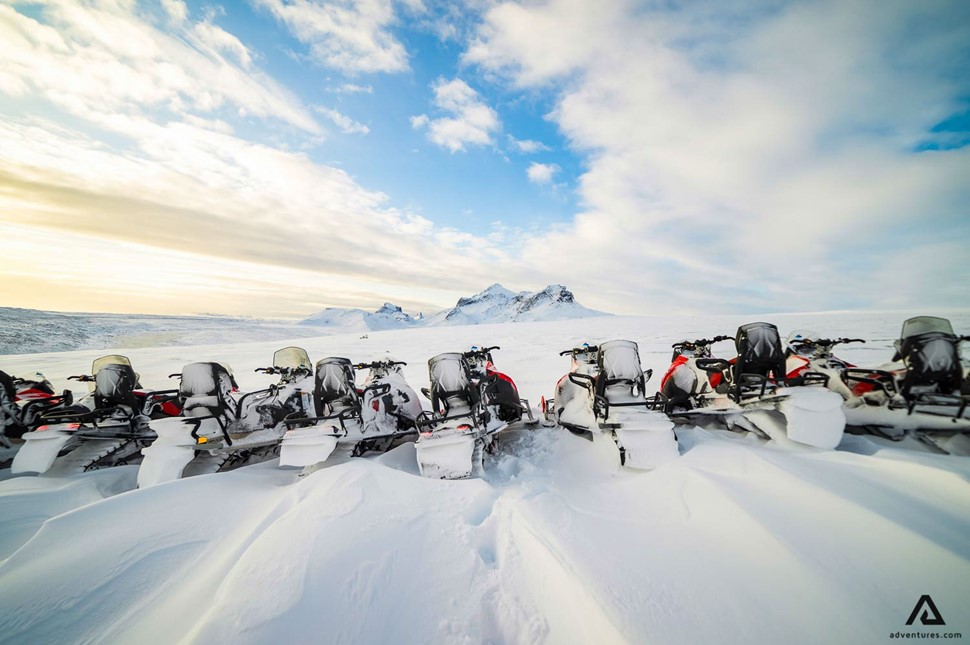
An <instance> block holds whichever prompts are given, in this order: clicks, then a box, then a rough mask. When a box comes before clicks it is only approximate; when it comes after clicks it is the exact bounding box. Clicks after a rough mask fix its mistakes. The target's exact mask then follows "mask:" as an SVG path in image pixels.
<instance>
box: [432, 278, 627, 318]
mask: <svg viewBox="0 0 970 645" xmlns="http://www.w3.org/2000/svg"><path fill="white" fill-rule="evenodd" d="M608 315H609V314H606V313H604V312H602V311H594V310H592V309H587V308H586V307H584V306H582V305H581V304H579V303H578V302H576V299H575V298H574V297H573V294H572V292H571V291H569V290H568V289H567V288H566V287H564V286H562V285H561V284H551V285H549V286H548V287H546V288H545V289H543V290H542V291H539V292H538V293H531V292H529V291H520V292H519V293H514V292H512V291H509V290H508V289H506V288H505V287H503V286H502V285H500V284H493V285H492V286H490V287H489V288H488V289H485V290H484V291H482V292H481V293H479V294H476V295H474V296H470V297H468V298H461V299H460V300H459V301H458V304H456V305H455V306H454V307H452V308H451V309H446V310H445V311H442V312H439V313H437V314H435V315H433V316H429V317H428V319H427V323H426V324H427V325H431V326H433V325H480V324H483V323H503V322H535V321H540V320H567V319H572V318H590V317H592V316H608Z"/></svg>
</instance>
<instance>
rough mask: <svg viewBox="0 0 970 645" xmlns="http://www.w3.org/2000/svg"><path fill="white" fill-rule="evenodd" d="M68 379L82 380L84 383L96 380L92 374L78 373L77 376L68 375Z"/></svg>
mask: <svg viewBox="0 0 970 645" xmlns="http://www.w3.org/2000/svg"><path fill="white" fill-rule="evenodd" d="M67 380H68V381H81V382H82V383H90V382H91V381H93V380H94V377H93V376H91V375H90V374H78V375H76V376H68V377H67Z"/></svg>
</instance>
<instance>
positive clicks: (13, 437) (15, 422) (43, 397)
mask: <svg viewBox="0 0 970 645" xmlns="http://www.w3.org/2000/svg"><path fill="white" fill-rule="evenodd" d="M73 402H74V396H73V394H72V393H71V391H70V390H64V393H63V394H56V393H55V391H54V386H52V385H51V383H50V381H48V380H47V378H46V377H45V376H44V375H43V374H40V373H36V374H34V375H33V376H31V377H29V378H20V377H16V376H11V375H9V374H7V373H6V372H3V371H0V468H7V467H8V466H10V464H11V462H12V461H13V457H14V454H16V452H17V450H18V449H19V448H20V446H21V445H22V444H23V435H24V433H25V432H29V431H30V430H33V429H34V428H35V427H36V426H37V425H39V423H40V421H39V419H40V417H41V415H42V414H44V413H45V412H47V411H50V410H53V409H55V408H64V407H66V406H69V405H71V404H72V403H73Z"/></svg>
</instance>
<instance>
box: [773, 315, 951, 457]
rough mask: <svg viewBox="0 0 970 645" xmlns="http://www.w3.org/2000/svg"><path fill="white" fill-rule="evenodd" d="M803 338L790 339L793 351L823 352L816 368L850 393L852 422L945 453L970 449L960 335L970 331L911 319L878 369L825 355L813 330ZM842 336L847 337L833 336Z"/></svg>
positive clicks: (815, 361)
mask: <svg viewBox="0 0 970 645" xmlns="http://www.w3.org/2000/svg"><path fill="white" fill-rule="evenodd" d="M803 338H804V339H799V338H797V337H796V338H790V339H789V348H790V352H791V353H796V352H803V353H807V352H810V351H812V352H815V353H816V354H817V353H819V352H820V353H821V354H823V356H822V357H821V358H815V355H813V358H812V359H811V364H812V369H815V370H817V371H820V372H823V373H828V374H829V375H830V378H829V387H830V388H831V389H833V390H834V391H836V392H838V393H839V394H841V395H842V397H843V398H844V399H845V404H844V406H843V407H844V409H845V416H846V423H847V424H848V425H849V426H851V427H853V428H860V429H863V430H865V431H867V432H870V433H872V434H875V435H879V436H882V437H886V438H888V439H893V440H896V441H901V440H903V439H904V438H905V437H906V436H907V435H912V436H913V437H915V438H916V439H918V440H920V441H922V442H923V443H926V444H928V445H930V446H931V447H933V448H935V449H937V450H939V451H941V452H944V453H949V454H962V455H968V454H970V436H968V434H970V409H968V408H970V406H968V404H970V376H968V375H967V372H966V369H965V368H964V367H963V365H962V363H961V360H960V352H959V343H960V341H963V340H970V336H957V335H956V334H955V333H954V331H953V326H952V325H951V324H950V321H949V320H947V319H946V318H937V317H934V316H917V317H915V318H910V319H908V320H906V321H905V322H904V323H903V327H902V331H901V333H900V337H899V339H898V340H897V341H896V342H895V350H896V352H895V355H894V356H893V359H892V362H891V363H890V364H888V365H884V366H881V367H880V368H878V369H868V368H858V367H855V366H853V365H850V364H848V363H845V362H844V361H840V360H839V359H834V362H833V358H832V357H826V356H824V355H825V354H826V350H827V348H826V341H825V340H824V339H822V340H817V339H813V337H812V334H811V332H808V333H804V334H803ZM840 341H841V342H845V339H839V340H838V341H830V342H832V343H833V344H837V343H838V342H840ZM850 342H851V341H850ZM789 360H791V359H789ZM840 363H844V365H840Z"/></svg>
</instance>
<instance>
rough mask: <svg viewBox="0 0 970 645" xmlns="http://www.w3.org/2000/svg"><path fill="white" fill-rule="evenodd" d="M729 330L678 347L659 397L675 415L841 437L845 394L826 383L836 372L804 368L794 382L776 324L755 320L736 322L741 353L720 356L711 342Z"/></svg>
mask: <svg viewBox="0 0 970 645" xmlns="http://www.w3.org/2000/svg"><path fill="white" fill-rule="evenodd" d="M724 340H731V337H730V336H716V337H714V338H712V339H706V338H701V339H698V340H684V341H681V342H679V343H674V345H673V350H674V352H673V357H672V363H671V365H670V368H668V370H667V373H666V374H664V377H663V379H662V380H661V383H660V393H659V394H658V396H657V397H656V398H657V400H658V402H663V405H664V410H665V412H666V413H667V414H668V415H669V416H670V418H672V419H674V420H677V421H686V422H692V423H701V422H704V421H713V422H717V423H720V424H723V425H724V426H726V427H727V428H728V429H729V430H738V429H740V430H745V431H749V432H753V433H755V434H757V435H759V436H763V437H766V438H770V439H774V440H776V441H778V442H779V443H784V442H785V441H786V440H790V441H793V442H796V443H800V444H805V445H809V446H814V447H816V448H825V449H831V448H835V447H836V446H837V445H839V443H840V442H841V441H842V434H843V432H844V430H845V414H844V413H843V411H842V397H840V396H838V395H837V394H836V393H835V392H832V391H831V390H829V389H827V388H826V385H827V383H828V381H829V380H830V377H829V376H827V375H825V374H822V373H820V372H815V371H805V372H804V373H802V374H801V375H800V376H799V377H798V378H797V379H796V380H793V381H789V380H788V379H787V374H786V370H785V353H784V350H783V349H782V345H781V338H780V336H779V334H778V328H777V327H775V326H774V325H772V324H771V323H765V322H756V323H749V324H747V325H741V326H740V327H738V331H737V334H736V335H735V336H734V338H733V340H734V341H735V347H736V348H737V352H738V355H737V357H736V358H734V359H732V360H731V361H727V360H724V359H721V358H714V357H713V356H712V354H711V345H713V344H714V343H718V342H721V341H724Z"/></svg>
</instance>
